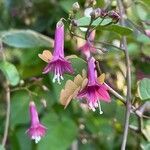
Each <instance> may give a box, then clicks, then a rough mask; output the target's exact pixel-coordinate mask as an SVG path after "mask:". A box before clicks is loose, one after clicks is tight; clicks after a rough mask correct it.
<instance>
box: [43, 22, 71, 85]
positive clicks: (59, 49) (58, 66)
mask: <svg viewBox="0 0 150 150" xmlns="http://www.w3.org/2000/svg"><path fill="white" fill-rule="evenodd" d="M48 72H53V73H54V78H53V82H55V81H56V80H57V82H58V83H59V84H60V80H63V74H64V73H65V72H68V73H73V68H72V66H71V63H70V62H69V61H68V60H67V59H66V58H65V57H64V24H63V22H62V21H59V22H58V23H57V25H56V30H55V42H54V52H53V56H52V60H50V61H49V63H48V65H47V66H46V67H45V68H44V71H43V73H44V74H45V73H48Z"/></svg>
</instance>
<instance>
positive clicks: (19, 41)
mask: <svg viewBox="0 0 150 150" xmlns="http://www.w3.org/2000/svg"><path fill="white" fill-rule="evenodd" d="M1 39H2V41H3V42H4V43H5V44H7V45H9V46H13V47H17V48H35V47H47V48H49V47H53V40H52V39H51V38H49V37H47V36H44V35H42V34H40V33H38V32H35V31H32V30H13V31H7V32H2V33H1Z"/></svg>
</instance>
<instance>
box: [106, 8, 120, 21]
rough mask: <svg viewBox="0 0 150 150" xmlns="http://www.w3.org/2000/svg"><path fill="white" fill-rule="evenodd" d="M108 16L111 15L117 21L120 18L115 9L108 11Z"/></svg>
mask: <svg viewBox="0 0 150 150" xmlns="http://www.w3.org/2000/svg"><path fill="white" fill-rule="evenodd" d="M108 16H109V17H111V18H112V19H113V20H114V21H115V22H118V21H119V19H120V15H119V14H118V13H117V12H116V11H113V10H112V11H110V12H109V13H108Z"/></svg>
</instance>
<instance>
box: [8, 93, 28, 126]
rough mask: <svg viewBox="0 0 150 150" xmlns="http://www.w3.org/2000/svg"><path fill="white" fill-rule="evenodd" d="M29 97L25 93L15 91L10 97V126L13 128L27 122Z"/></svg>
mask: <svg viewBox="0 0 150 150" xmlns="http://www.w3.org/2000/svg"><path fill="white" fill-rule="evenodd" d="M29 101H30V97H29V95H28V93H27V92H26V91H17V92H15V93H14V94H13V95H12V97H11V117H10V125H11V127H12V128H13V127H14V126H15V125H17V124H25V123H28V122H29V114H28V107H29Z"/></svg>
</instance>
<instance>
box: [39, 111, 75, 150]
mask: <svg viewBox="0 0 150 150" xmlns="http://www.w3.org/2000/svg"><path fill="white" fill-rule="evenodd" d="M42 123H43V124H44V125H45V126H47V127H48V130H47V134H46V136H45V137H43V139H42V140H41V141H40V142H39V143H38V145H37V150H49V149H50V150H67V149H69V147H70V146H71V144H72V142H73V141H74V140H75V139H76V137H77V133H78V128H77V125H76V124H75V123H74V121H73V120H72V119H71V118H67V117H65V116H63V117H62V118H61V117H58V116H57V115H56V114H54V113H50V115H49V114H46V115H44V117H43V119H42Z"/></svg>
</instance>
